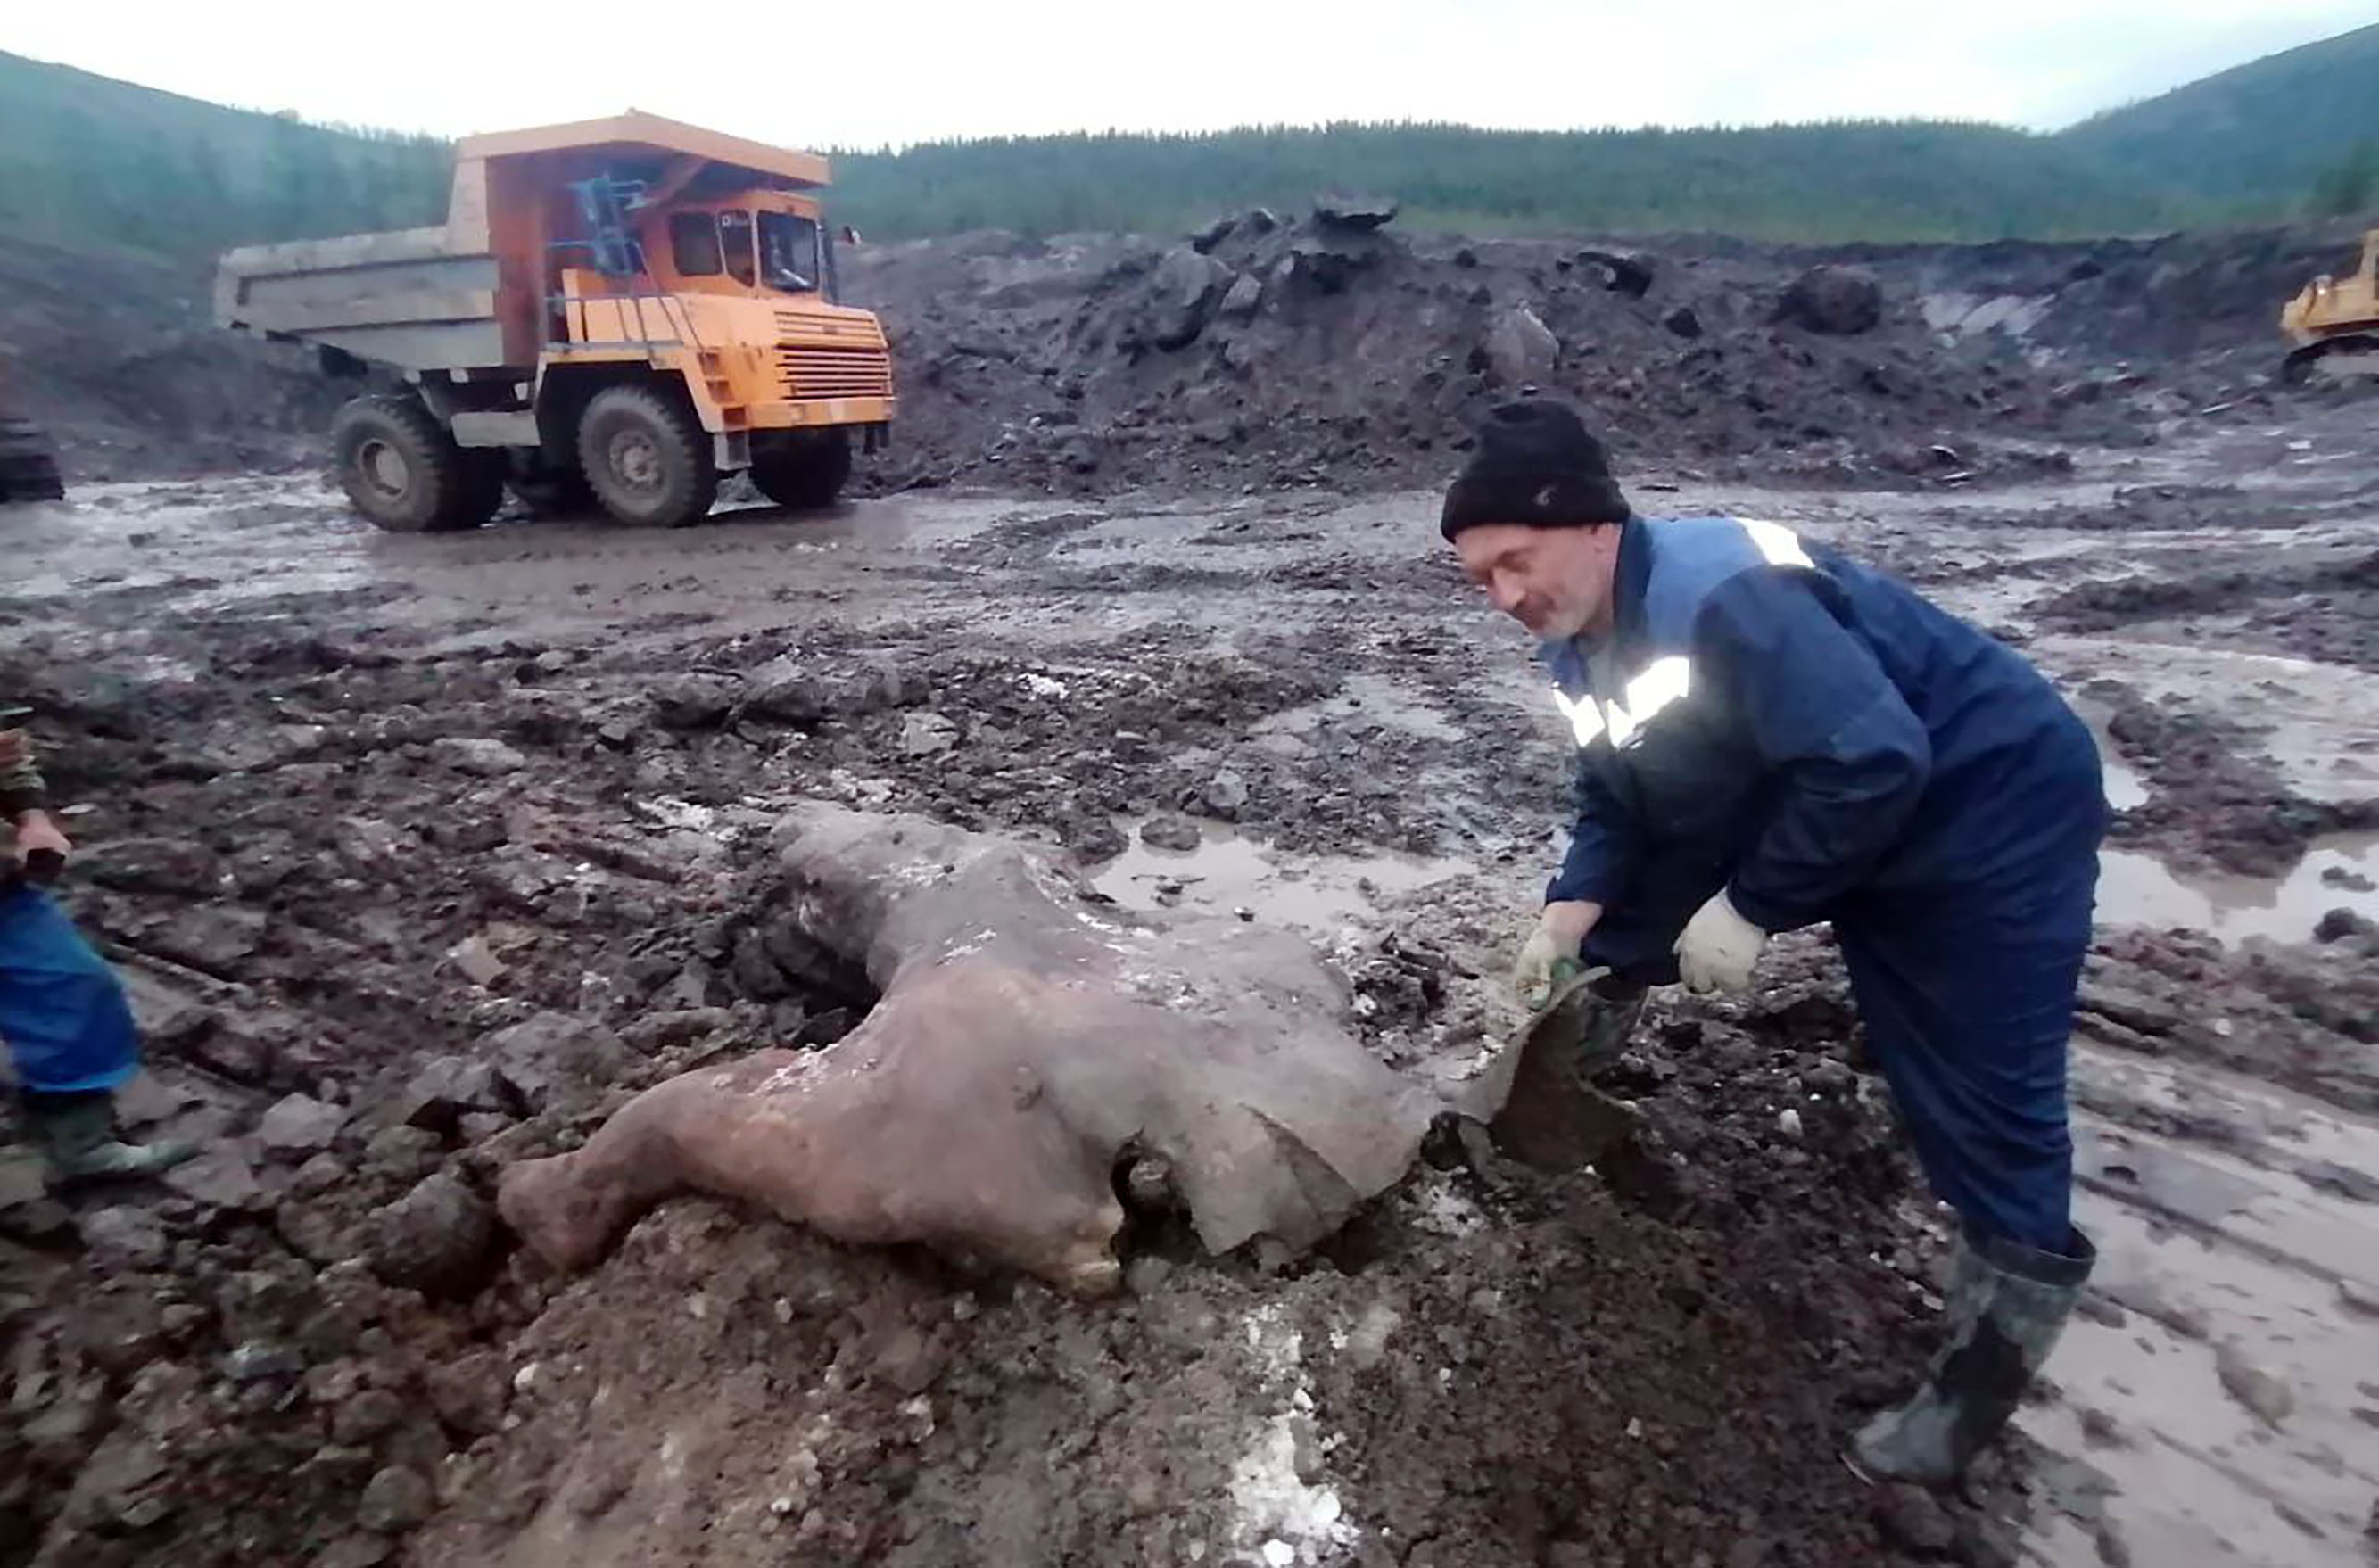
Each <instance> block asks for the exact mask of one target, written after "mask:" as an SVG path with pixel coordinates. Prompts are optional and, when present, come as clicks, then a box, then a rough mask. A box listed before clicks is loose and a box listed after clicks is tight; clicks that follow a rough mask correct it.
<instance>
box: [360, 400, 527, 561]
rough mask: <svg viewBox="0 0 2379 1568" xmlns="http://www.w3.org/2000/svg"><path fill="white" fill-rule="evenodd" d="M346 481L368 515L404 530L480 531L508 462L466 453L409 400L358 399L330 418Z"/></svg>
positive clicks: (493, 506)
mask: <svg viewBox="0 0 2379 1568" xmlns="http://www.w3.org/2000/svg"><path fill="white" fill-rule="evenodd" d="M331 451H332V455H333V461H334V462H335V464H336V465H337V470H338V476H339V484H340V487H341V488H344V490H345V491H346V492H347V499H348V500H349V501H352V502H354V503H355V508H356V511H357V512H359V513H363V515H364V517H365V519H366V520H367V521H368V522H370V523H373V524H375V525H378V526H380V527H382V528H386V529H389V530H391V531H392V532H394V533H400V534H435V533H444V532H447V531H448V530H451V529H455V528H476V527H477V526H478V525H480V524H482V523H484V522H486V521H487V520H488V517H489V514H490V513H493V512H494V511H495V509H496V502H497V501H501V499H502V498H503V468H502V465H501V463H502V460H501V457H499V456H498V454H497V453H495V452H465V450H464V449H463V448H461V447H458V446H456V445H455V444H454V438H453V436H451V435H449V434H448V433H447V431H446V428H445V427H444V426H442V425H441V424H439V422H438V417H437V416H436V415H434V414H432V413H430V412H429V409H428V408H426V407H424V406H423V405H422V404H420V403H419V402H418V401H417V400H416V399H414V398H409V397H359V398H356V400H355V401H353V402H352V403H349V404H347V405H346V406H345V407H344V408H342V409H340V410H339V412H338V416H336V417H335V418H333V419H332V421H331Z"/></svg>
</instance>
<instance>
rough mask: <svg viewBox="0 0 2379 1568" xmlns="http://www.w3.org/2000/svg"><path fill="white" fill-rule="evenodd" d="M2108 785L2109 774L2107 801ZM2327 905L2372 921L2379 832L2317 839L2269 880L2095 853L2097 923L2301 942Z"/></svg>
mask: <svg viewBox="0 0 2379 1568" xmlns="http://www.w3.org/2000/svg"><path fill="white" fill-rule="evenodd" d="M2133 787H2134V788H2136V787H2137V781H2136V778H2134V780H2133ZM2115 790H2116V784H2115V781H2114V778H2113V776H2112V775H2111V774H2110V775H2109V778H2108V783H2107V798H2108V799H2109V800H2110V801H2113V800H2114V799H2115ZM2140 798H2141V799H2143V800H2144V798H2145V792H2144V791H2142V792H2141V796H2140ZM2116 803H2117V804H2120V803H2121V802H2119V801H2118V802H2116ZM2332 910H2346V911H2351V912H2352V913H2355V914H2358V915H2361V916H2362V917H2363V918H2364V919H2366V920H2379V834H2373V833H2353V834H2341V835H2339V836H2337V837H2336V838H2325V839H2316V840H2315V841H2314V843H2313V848H2312V849H2311V850H2308V851H2307V852H2306V854H2305V857H2304V858H2303V859H2302V860H2301V861H2299V862H2297V863H2296V865H2295V866H2294V867H2293V868H2292V869H2290V871H2289V872H2288V874H2287V875H2286V876H2283V877H2279V878H2277V879H2276V880H2274V879H2266V878H2262V877H2253V876H2233V875H2221V874H2201V873H2188V874H2183V873H2180V872H2176V871H2174V870H2172V869H2171V868H2170V867H2169V866H2168V865H2166V864H2165V863H2164V862H2162V861H2160V860H2158V859H2156V857H2155V856H2154V855H2148V854H2143V853H2141V852H2140V851H2138V850H2104V851H2102V852H2101V853H2100V854H2099V857H2098V917H2097V918H2098V923H2099V924H2101V925H2149V926H2156V927H2159V928H2164V927H2171V926H2180V927H2184V928H2186V929H2188V930H2192V931H2203V932H2204V933H2205V934H2206V935H2210V936H2216V937H2219V938H2220V939H2221V940H2222V941H2224V942H2230V943H2236V942H2240V941H2242V940H2244V939H2245V938H2247V937H2250V936H2261V937H2265V938H2268V939H2270V940H2272V941H2276V942H2304V941H2308V940H2310V939H2312V936H2313V930H2314V928H2315V927H2316V926H2318V925H2319V924H2320V923H2321V922H2322V917H2323V916H2325V915H2326V914H2327V913H2329V911H2332Z"/></svg>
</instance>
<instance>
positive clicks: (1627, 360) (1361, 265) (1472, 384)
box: [845, 214, 2137, 492]
mask: <svg viewBox="0 0 2379 1568" xmlns="http://www.w3.org/2000/svg"><path fill="white" fill-rule="evenodd" d="M1799 270H1800V269H1799V267H1798V266H1797V265H1795V264H1793V263H1790V262H1786V261H1781V260H1780V259H1777V258H1776V257H1775V256H1774V255H1773V254H1772V253H1766V252H1758V251H1754V250H1751V249H1748V248H1745V247H1723V248H1705V247H1697V246H1694V245H1688V244H1678V245H1675V246H1663V247H1657V248H1654V249H1648V250H1639V251H1634V252H1630V253H1626V254H1624V255H1621V254H1618V253H1614V252H1612V251H1609V250H1601V249H1594V248H1580V247H1578V246H1576V245H1575V244H1570V243H1556V242H1552V241H1520V240H1508V241H1494V242H1481V243H1476V244H1471V243H1465V242H1462V241H1459V240H1454V239H1438V238H1422V239H1414V240H1407V239H1406V238H1404V237H1402V236H1400V235H1397V234H1396V233H1395V230H1394V229H1393V228H1386V227H1379V226H1376V225H1374V226H1366V227H1354V226H1350V225H1348V224H1346V223H1343V222H1338V223H1334V222H1329V221H1325V220H1324V219H1323V218H1322V217H1321V216H1319V215H1317V216H1316V217H1314V218H1312V219H1310V220H1307V221H1305V222H1303V223H1297V224H1293V225H1283V224H1281V223H1278V222H1277V221H1276V220H1274V219H1273V218H1272V217H1271V215H1270V214H1263V215H1262V216H1261V217H1251V218H1250V219H1248V220H1239V221H1234V222H1231V223H1226V224H1217V225H1216V226H1215V227H1214V229H1212V230H1209V231H1207V232H1206V233H1204V234H1202V235H1199V236H1198V237H1197V240H1196V242H1195V243H1194V244H1183V245H1179V246H1167V245H1163V244H1159V243H1156V242H1153V241H1148V240H1141V239H1133V238H1128V237H1116V236H1073V237H1068V238H1063V239H1059V240H1056V241H1051V242H1047V243H1042V242H1036V241H1029V240H1021V239H1015V238H1011V237H1008V236H1004V235H973V236H969V237H965V238H960V239H954V240H936V241H928V242H919V243H915V244H909V245H900V246H891V247H882V248H878V249H870V250H866V251H863V252H860V253H858V254H857V255H856V256H854V257H853V258H852V259H851V261H850V263H849V265H848V266H847V268H846V272H845V275H846V282H847V291H848V293H849V295H850V296H851V298H852V299H853V301H854V302H857V303H862V304H866V305H870V306H872V307H875V308H877V309H879V310H881V311H882V312H883V313H884V314H885V316H886V319H887V321H888V329H889V331H890V332H891V335H892V339H893V342H894V344H895V345H896V351H897V353H898V355H899V356H900V373H901V378H902V380H901V395H902V422H901V426H902V428H901V432H900V445H899V446H898V447H897V448H896V449H895V452H894V453H893V455H892V456H891V457H890V459H889V460H888V462H886V463H883V464H878V465H877V468H876V474H877V476H878V480H877V482H878V483H880V484H888V485H894V486H898V485H901V484H912V483H946V482H951V481H955V480H965V481H968V482H972V483H986V482H987V483H996V484H1003V485H1021V486H1025V487H1029V488H1050V489H1055V490H1059V491H1065V492H1086V491H1090V490H1093V489H1098V488H1113V487H1115V486H1117V485H1118V484H1122V485H1180V484H1187V483H1205V484H1209V485H1211V484H1216V483H1231V484H1240V485H1247V486H1250V487H1257V488H1274V487H1282V486H1296V485H1303V484H1319V483H1324V482H1326V483H1329V484H1332V485H1335V486H1342V487H1343V486H1350V485H1355V486H1378V485H1387V484H1431V483H1436V482H1439V481H1441V480H1442V479H1443V477H1444V476H1445V474H1446V473H1447V472H1448V471H1449V470H1450V469H1451V468H1452V467H1454V466H1455V465H1456V464H1458V463H1459V462H1460V452H1461V448H1462V447H1463V445H1464V444H1465V443H1466V441H1467V431H1468V429H1469V428H1470V426H1471V424H1472V423H1473V422H1474V421H1475V419H1476V417H1477V416H1478V415H1479V413H1480V412H1481V411H1482V410H1483V409H1484V408H1485V407H1487V406H1488V405H1490V404H1492V403H1493V402H1495V401H1497V400H1499V399H1502V398H1507V397H1510V396H1514V395H1516V394H1518V393H1519V392H1523V391H1524V390H1527V389H1529V388H1534V389H1537V390H1540V391H1542V392H1548V393H1557V394H1560V395H1564V396H1568V397H1573V398H1576V399H1577V400H1578V401H1579V402H1581V403H1582V404H1585V405H1586V406H1587V407H1588V410H1589V411H1590V412H1591V415H1592V416H1593V417H1594V418H1595V419H1597V420H1598V421H1599V422H1600V424H1601V425H1602V426H1603V427H1604V428H1606V429H1608V430H1609V431H1610V432H1611V433H1612V436H1613V438H1614V440H1615V444H1616V445H1617V446H1618V448H1619V449H1620V450H1621V451H1622V452H1624V453H1625V454H1626V455H1627V457H1628V458H1629V459H1630V460H1631V461H1632V464H1633V466H1634V467H1635V469H1636V471H1637V472H1642V471H1644V470H1645V469H1646V468H1648V467H1650V466H1652V465H1655V464H1658V465H1662V466H1674V465H1678V464H1687V465H1699V466H1701V467H1703V468H1707V469H1709V471H1711V472H1715V473H1720V474H1724V475H1736V476H1760V477H1786V478H1790V477H1804V478H1817V477H1822V478H1828V479H1834V480H1841V479H1846V478H1857V479H1862V480H1867V481H1878V480H1882V481H1889V480H1893V479H1908V478H1915V477H1926V476H1936V477H1938V476H1941V475H1943V474H1946V473H1949V472H1951V471H1953V470H1956V471H1962V472H1965V473H1967V474H1969V475H1971V474H1972V473H1974V472H1976V471H1985V472H1991V471H2018V472H2020V471H2023V470H2024V469H2026V468H2027V467H2030V466H2035V465H2037V464H2041V463H2044V462H2052V461H2054V460H2055V458H2056V455H2057V454H2056V453H2055V452H2053V451H2044V450H2038V449H2039V448H2042V447H2053V446H2055V445H2057V444H2059V443H2063V442H2067V441H2077V440H2078V441H2092V442H2105V441H2127V440H2134V439H2136V435H2137V430H2136V427H2135V425H2134V423H2133V421H2132V418H2131V416H2130V415H2128V414H2127V413H2125V412H2124V411H2122V410H2120V409H2119V408H2118V407H2116V406H2113V405H2105V406H2097V407H2080V406H2076V405H2074V404H2072V403H2071V401H2068V400H2059V398H2058V397H2057V396H2056V395H2055V387H2056V382H2055V381H2054V380H2052V379H2050V378H2047V377H2044V376H2042V375H2040V374H2038V373H2036V372H2035V371H2034V370H2033V369H2032V368H2030V367H2029V366H2028V365H2027V364H2026V363H2025V362H2024V361H2023V359H2022V358H2021V357H2020V356H2017V355H2015V354H2014V353H2013V352H2011V351H2008V350H2004V349H1994V348H1993V347H1992V346H1990V345H1988V344H1983V345H1979V346H1976V347H1974V348H1972V349H1970V350H1968V351H1966V352H1952V351H1950V350H1946V349H1944V348H1943V347H1942V345H1941V344H1940V343H1939V342H1938V341H1937V339H1936V337H1935V336H1934V334H1933V333H1932V332H1931V331H1930V330H1928V328H1927V325H1926V321H1925V320H1924V319H1923V317H1922V314H1921V312H1920V310H1919V308H1918V301H1917V298H1916V296H1915V295H1914V292H1913V291H1911V290H1910V289H1909V288H1907V287H1906V286H1905V285H1904V284H1903V283H1889V282H1887V283H1882V284H1878V283H1876V282H1875V281H1874V280H1873V279H1870V278H1866V277H1865V276H1864V275H1862V274H1859V273H1855V272H1846V271H1835V272H1831V273H1826V274H1822V276H1824V277H1826V278H1828V279H1830V280H1831V282H1830V283H1828V284H1827V285H1826V287H1827V288H1828V289H1829V290H1830V292H1829V293H1828V295H1827V302H1826V304H1825V308H1817V307H1815V306H1811V305H1809V304H1808V302H1807V300H1806V299H1805V295H1806V293H1807V290H1808V288H1809V287H1811V286H1813V285H1809V284H1806V283H1803V284H1801V285H1799V286H1800V287H1801V290H1802V292H1801V293H1798V294H1796V293H1793V292H1792V290H1793V287H1794V286H1795V277H1796V274H1797V273H1798V271H1799ZM1796 300H1797V301H1801V304H1799V305H1797V306H1796V305H1793V304H1791V303H1790V302H1791V301H1796ZM1813 309H1814V310H1815V311H1816V316H1817V325H1818V327H1819V328H1820V329H1821V330H1819V331H1814V332H1813V331H1810V330H1808V329H1807V327H1806V326H1805V325H1799V324H1794V322H1795V321H1805V320H1808V319H1809V317H1810V315H1811V311H1812V310H1813ZM1780 311H1781V312H1782V313H1783V315H1784V316H1786V317H1790V318H1792V320H1783V319H1780Z"/></svg>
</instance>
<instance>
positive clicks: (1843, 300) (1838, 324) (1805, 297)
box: [1776, 267, 1883, 337]
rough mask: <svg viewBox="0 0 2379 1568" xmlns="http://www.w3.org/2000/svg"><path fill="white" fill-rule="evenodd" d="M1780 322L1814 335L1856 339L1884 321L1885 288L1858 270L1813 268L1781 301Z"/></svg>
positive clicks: (1872, 276) (1798, 279) (1804, 274)
mask: <svg viewBox="0 0 2379 1568" xmlns="http://www.w3.org/2000/svg"><path fill="white" fill-rule="evenodd" d="M1776 314H1777V316H1778V318H1779V319H1780V320H1786V321H1790V322H1793V324H1794V325H1796V326H1802V327H1806V328H1807V329H1808V330H1809V331H1811V332H1825V333H1829V334H1830V335H1833V336H1837V337H1853V336H1855V335H1857V334H1858V333H1860V332H1873V331H1874V330H1875V328H1876V327H1877V326H1878V325H1879V324H1880V323H1881V322H1882V320H1883V285H1882V284H1880V283H1877V282H1876V280H1875V274H1874V273H1872V272H1868V271H1864V270H1862V269H1860V268H1856V267H1812V268H1810V269H1809V270H1808V271H1805V272H1804V273H1802V274H1801V275H1800V276H1799V277H1798V278H1796V279H1794V280H1793V284H1792V286H1791V287H1790V288H1787V289H1786V290H1785V291H1784V297H1783V298H1782V299H1781V300H1780V301H1778V303H1777V308H1776Z"/></svg>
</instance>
